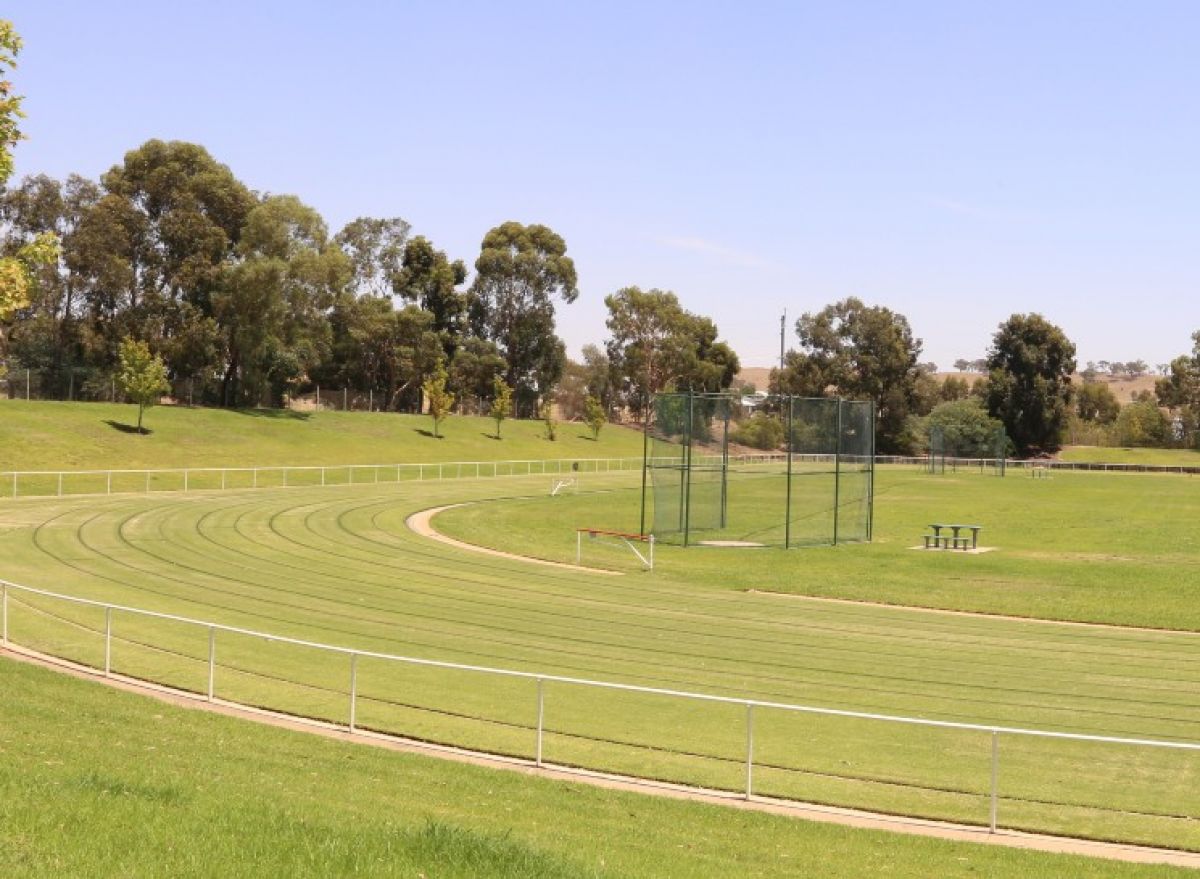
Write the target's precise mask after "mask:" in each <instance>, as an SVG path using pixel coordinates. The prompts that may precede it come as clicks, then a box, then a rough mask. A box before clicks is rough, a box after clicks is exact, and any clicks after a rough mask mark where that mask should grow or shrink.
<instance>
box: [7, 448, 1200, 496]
mask: <svg viewBox="0 0 1200 879" xmlns="http://www.w3.org/2000/svg"><path fill="white" fill-rule="evenodd" d="M710 457H711V458H712V460H718V459H720V456H700V458H699V459H698V460H700V461H701V463H705V462H708V461H709V459H710ZM791 459H792V461H793V462H800V463H810V464H815V463H833V462H834V461H840V463H841V464H843V465H864V466H865V465H868V464H870V463H871V461H872V459H871V458H870V456H865V455H845V454H844V455H840V456H838V455H833V454H807V453H806V454H801V453H793V454H792V456H791ZM649 460H650V462H651V464H654V463H658V464H659V465H660V466H681V460H680V459H678V458H674V457H670V458H667V457H663V458H650V459H649ZM696 460H697V459H694V460H693V463H695V461H696ZM725 460H727V461H728V462H729V464H731V465H733V466H739V465H759V464H761V465H776V464H783V463H785V462H786V461H787V460H788V455H787V454H786V453H783V452H761V453H753V454H739V455H728V456H726V457H725ZM928 462H929V459H928V458H927V457H924V456H912V455H876V456H875V458H874V463H875V464H881V465H893V464H895V465H912V466H918V467H924V466H926V465H927V464H928ZM642 463H643V459H642V458H641V457H640V456H638V457H626V458H545V459H528V460H511V461H442V462H430V463H409V464H326V465H315V464H308V465H291V464H286V465H276V466H268V467H159V468H140V469H114V470H5V471H0V497H4V496H7V497H10V498H17V497H54V496H59V497H61V496H63V495H93V494H134V493H141V494H145V493H149V492H153V491H183V492H189V491H218V490H219V491H225V490H231V489H247V488H251V489H257V488H288V487H301V486H307V487H313V486H327V485H357V484H362V483H378V482H410V481H411V482H416V481H426V480H443V479H485V478H487V479H490V478H497V477H502V476H539V475H548V476H553V475H561V474H572V475H575V474H579V473H611V472H629V471H636V470H640V469H641V467H642ZM997 463H998V459H995V458H946V459H945V464H947V465H949V466H951V467H959V468H964V469H976V468H977V469H980V470H986V469H989V468H994V467H996V466H997ZM1005 467H1007V468H1016V469H1028V468H1050V469H1054V470H1080V471H1105V472H1114V473H1122V472H1124V473H1184V474H1200V466H1189V465H1168V464H1103V463H1095V462H1086V461H1050V460H1046V461H1043V460H1033V461H1024V460H1018V459H1008V460H1006V461H1005Z"/></svg>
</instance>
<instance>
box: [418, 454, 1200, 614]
mask: <svg viewBox="0 0 1200 879" xmlns="http://www.w3.org/2000/svg"><path fill="white" fill-rule="evenodd" d="M588 479H589V477H586V476H585V477H584V481H583V483H582V484H583V485H584V486H586V485H588V484H589V482H588ZM827 483H828V480H825V481H822V482H820V483H815V482H813V481H812V480H808V479H807V478H805V479H803V480H800V481H799V483H798V484H800V488H798V489H797V493H799V492H800V491H801V490H802V489H803V490H807V489H809V488H810V487H811V486H814V485H815V486H817V488H818V491H817V492H816V497H815V498H812V499H809V500H803V499H800V500H798V499H796V498H793V502H792V503H793V511H794V512H795V514H796V515H795V521H794V522H793V533H795V532H800V533H801V534H803V533H804V532H805V530H806V529H811V528H812V522H814V521H819V523H820V525H821V527H820V528H818V529H816V530H821V531H825V532H826V533H828V532H830V530H831V529H830V527H829V519H830V515H829V509H828V507H829V503H830V497H831V492H832V488H831V486H830V485H829V484H827ZM784 492H785V487H784V484H783V481H782V480H780V479H757V478H756V479H749V480H742V481H731V482H730V486H729V527H728V528H726V529H725V530H724V531H722V532H711V531H710V532H702V533H701V534H700V535H699V536H700V537H723V538H731V539H739V540H752V541H753V540H773V539H778V538H779V537H780V534H781V531H782V521H783V518H784V516H783V511H784V509H785V505H786V501H785V495H784ZM639 503H640V490H639V486H638V484H637V481H636V476H632V475H631V476H630V477H628V479H627V480H626V481H625V482H624V483H623V484H621V485H619V486H617V484H616V483H614V489H613V490H611V491H607V492H590V493H589V492H584V493H581V494H579V495H574V496H566V497H556V498H550V497H541V496H538V497H531V498H527V499H523V500H518V501H511V500H504V501H501V502H497V503H487V504H479V505H474V506H469V507H462V508H459V509H455V510H449V511H447V512H445V513H443V514H441V515H440V516H439V517H438V518H437V524H438V527H439V528H441V529H442V530H444V531H446V532H447V533H448V534H451V535H454V536H456V537H460V538H462V539H465V540H469V541H475V542H479V543H482V544H485V545H489V546H496V547H502V548H505V549H510V550H512V551H515V552H519V553H522V554H526V555H534V556H539V557H542V558H547V559H552V560H556V561H572V562H573V561H574V560H575V552H576V542H575V532H574V529H575V528H576V527H594V528H609V529H614V530H624V531H631V530H632V531H636V530H637V529H638V525H639V510H640V506H639ZM652 512H653V511H652V509H651V511H650V512H649V513H648V515H647V521H648V522H650V521H652V520H653V515H652ZM1198 519H1200V477H1194V476H1180V475H1150V474H1105V473H1068V472H1063V473H1055V474H1053V477H1052V478H1050V479H1046V480H1040V479H1031V478H1029V476H1028V475H1027V474H1024V473H1022V472H1021V471H1012V472H1010V474H1009V475H1008V476H1007V477H1005V478H1003V479H1000V478H997V477H994V476H989V475H980V474H978V473H971V472H960V473H957V474H952V473H947V474H945V475H944V476H928V475H926V474H924V473H921V472H919V471H918V470H917V468H911V467H881V468H879V470H878V484H877V491H876V499H875V539H874V542H873V543H872V544H870V545H863V544H847V545H843V546H838V547H836V548H831V547H814V548H811V549H800V550H794V551H788V552H782V551H779V550H776V549H769V548H768V549H751V550H728V549H716V548H709V547H702V546H699V547H693V548H689V549H687V550H683V549H680V548H677V547H673V546H668V545H664V544H660V545H659V547H658V558H659V562H660V574H659V576H661V577H665V578H670V579H672V580H674V581H681V582H689V583H695V584H703V585H704V586H706V587H707V588H710V589H715V590H728V591H743V590H751V589H754V590H768V591H772V592H779V593H787V594H800V595H815V596H822V597H829V598H848V599H855V600H861V601H875V602H886V603H889V604H897V605H906V606H923V607H936V608H944V609H950V610H969V611H980V612H987V613H996V614H1009V615H1014V616H1029V617H1040V618H1044V619H1060V620H1076V621H1082V622H1101V623H1112V624H1116V625H1128V626H1149V627H1154V628H1165V629H1187V630H1191V631H1200V604H1198V603H1197V602H1196V601H1194V600H1193V592H1194V580H1195V572H1196V570H1197V569H1198V566H1200V532H1198V531H1197V529H1196V527H1195V523H1196V521H1197V520H1198ZM931 522H970V523H974V524H979V525H981V526H983V531H982V532H981V534H980V540H981V544H982V545H985V546H991V547H995V548H996V550H995V551H994V552H990V553H987V554H984V555H975V556H968V555H963V554H958V555H955V554H952V553H925V552H917V551H914V550H912V549H911V547H913V546H919V545H921V542H922V541H921V535H922V534H923V533H925V532H926V531H927V530H928V528H927V526H928V524H929V523H931ZM585 548H586V549H587V550H588V555H587V561H588V562H589V563H590V564H593V565H597V566H601V567H603V566H605V565H608V564H617V563H620V564H624V563H625V562H626V559H629V560H632V559H633V557H632V555H629V554H628V553H627V552H626V553H624V554H621V553H620V552H619V551H617V550H613V549H610V548H607V547H603V546H593V545H592V544H591V543H588V544H587V546H586V547H585ZM626 567H628V565H626Z"/></svg>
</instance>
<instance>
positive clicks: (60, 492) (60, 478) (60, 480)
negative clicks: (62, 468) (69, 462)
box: [58, 473, 63, 497]
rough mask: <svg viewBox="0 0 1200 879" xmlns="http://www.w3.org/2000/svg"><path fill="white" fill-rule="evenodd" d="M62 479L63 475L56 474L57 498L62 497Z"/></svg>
mask: <svg viewBox="0 0 1200 879" xmlns="http://www.w3.org/2000/svg"><path fill="white" fill-rule="evenodd" d="M62 479H63V475H62V474H61V473H59V474H58V496H59V497H62Z"/></svg>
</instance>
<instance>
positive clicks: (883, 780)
mask: <svg viewBox="0 0 1200 879" xmlns="http://www.w3.org/2000/svg"><path fill="white" fill-rule="evenodd" d="M14 603H16V604H22V605H24V606H26V607H29V608H30V609H31V610H33V611H34V612H35V613H39V614H42V615H45V616H50V617H56V615H54V614H51V613H49V612H47V611H45V610H44V609H41V608H36V607H33V606H32V605H29V604H27V603H26V602H22V601H20V600H19V599H17V600H16V601H15V602H14ZM56 618H57V619H58V620H60V621H62V622H65V623H68V624H69V625H72V626H75V627H77V628H80V629H84V630H89V631H91V632H92V633H93V634H101V633H102V630H101V629H99V628H95V629H91V628H90V627H88V626H86V625H82V624H79V623H77V622H75V621H72V620H69V619H67V618H65V617H56ZM113 640H114V642H115V643H124V644H130V645H137V646H140V647H144V648H147V649H150V650H153V651H155V652H159V653H164V654H170V655H172V656H176V657H181V658H185V659H189V660H192V661H195V662H197V663H203V664H207V657H206V656H198V655H191V654H187V653H183V652H180V651H178V650H171V649H167V648H163V647H160V646H158V645H154V644H150V643H148V642H140V641H136V640H132V639H128V638H124V637H114V639H113ZM221 671H222V673H223V674H224V673H227V672H234V673H239V674H245V675H250V676H253V677H256V678H262V679H267V680H273V681H275V682H277V683H285V684H290V685H295V686H300V687H304V688H306V689H310V690H323V691H325V692H328V693H331V694H334V695H338V696H343V695H344V692H343V691H341V690H335V689H333V688H329V687H322V686H320V685H317V684H312V683H307V682H302V681H297V680H295V679H292V678H287V677H285V676H281V675H269V674H264V673H263V672H261V671H255V670H252V669H248V668H242V667H239V666H238V665H237V664H229V663H226V664H222V666H221ZM126 676H127V677H128V676H129V675H126ZM151 682H152V681H151ZM191 692H193V693H196V694H202V693H201V691H200V690H198V689H197V690H191ZM360 698H361V699H362V700H363V701H366V702H371V701H374V702H384V703H387V704H389V705H392V706H394V707H402V708H410V709H414V710H417V711H421V712H424V713H428V714H436V715H441V716H444V717H453V718H460V719H468V720H474V721H480V722H483V723H487V724H489V725H493V726H498V727H509V728H515V729H521V730H524V731H527V732H532V731H533V730H534V729H535V727H534V725H533V724H520V723H514V722H509V721H502V720H496V719H494V718H486V717H482V716H478V715H471V714H464V713H462V712H453V711H447V710H445V709H437V708H430V707H428V706H424V705H421V704H419V703H409V702H401V701H398V700H394V699H385V698H382V697H379V696H372V695H370V694H369V693H368V692H363V693H362V694H361V695H360ZM252 707H259V708H271V706H268V705H252ZM272 710H278V709H272ZM362 728H363V729H370V728H369V727H362ZM375 731H376V732H383V733H387V732H389V730H386V729H377V730H375ZM545 732H546V733H547V734H550V735H557V736H562V737H566V738H571V739H577V740H580V741H585V742H589V743H601V744H611V745H620V746H623V747H630V748H636V749H638V750H642V751H649V752H658V753H663V754H670V755H672V756H682V757H694V758H699V759H703V760H711V761H717V762H722V763H727V764H730V765H735V766H740V765H741V764H742V762H743V761H742V760H741V759H740V758H737V757H729V756H726V755H722V754H717V753H706V752H702V751H694V750H681V749H673V748H668V747H664V746H654V745H647V744H645V743H644V742H638V741H635V740H622V739H616V738H602V737H597V736H588V735H584V734H580V733H574V732H570V731H567V730H559V729H557V728H555V727H554V726H553V725H548V726H546V727H545ZM416 740H417V741H425V742H426V743H429V744H447V743H446V742H442V741H439V740H437V739H420V738H417V739H416ZM491 753H494V754H496V755H498V756H506V757H518V758H521V757H525V756H526V755H525V754H524V753H522V752H519V751H504V750H496V751H492V752H491ZM558 765H563V766H574V768H581V769H582V768H587V767H586V766H584V765H581V764H580V765H576V764H571V763H561V764H558ZM756 765H757V766H758V768H759V769H760V770H764V769H773V770H778V771H782V772H786V773H790V774H795V775H801V776H814V777H823V778H829V779H838V780H850V781H858V782H866V783H870V784H873V785H881V786H888V787H900V788H914V789H919V790H923V791H929V792H937V793H950V794H963V795H969V796H974V797H983V796H985V795H986V794H984V793H982V792H980V791H979V790H975V789H970V788H963V787H952V786H948V785H935V784H922V783H917V782H913V781H911V780H905V779H902V778H891V777H886V776H874V775H863V774H855V773H850V772H840V773H834V772H821V771H816V770H812V769H803V768H797V767H793V766H787V765H783V764H777V763H771V762H769V761H760V762H758V763H757V764H756ZM651 780H656V781H671V780H672V779H671V778H670V777H667V776H663V777H661V778H655V777H651ZM1008 799H1010V800H1012V801H1019V802H1024V803H1032V804H1039V805H1049V806H1069V805H1086V806H1088V807H1090V808H1094V809H1097V810H1099V811H1109V812H1114V813H1126V814H1134V815H1141V816H1146V817H1153V818H1171V819H1188V818H1189V817H1190V816H1188V815H1186V814H1181V813H1173V812H1164V811H1155V810H1136V809H1106V808H1105V807H1103V806H1094V805H1092V804H1089V803H1086V801H1081V800H1072V799H1069V798H1057V799H1049V798H1037V797H1028V796H1009V797H1008ZM815 802H817V804H818V805H836V803H833V802H829V803H822V802H820V801H815Z"/></svg>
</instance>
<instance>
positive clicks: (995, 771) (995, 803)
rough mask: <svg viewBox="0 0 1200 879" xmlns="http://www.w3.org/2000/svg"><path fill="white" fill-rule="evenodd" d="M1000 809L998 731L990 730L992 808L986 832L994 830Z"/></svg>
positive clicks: (993, 831)
mask: <svg viewBox="0 0 1200 879" xmlns="http://www.w3.org/2000/svg"><path fill="white" fill-rule="evenodd" d="M999 811H1000V733H999V732H998V731H997V730H992V809H991V816H990V819H989V821H988V833H995V832H996V818H997V814H998V813H999Z"/></svg>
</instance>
